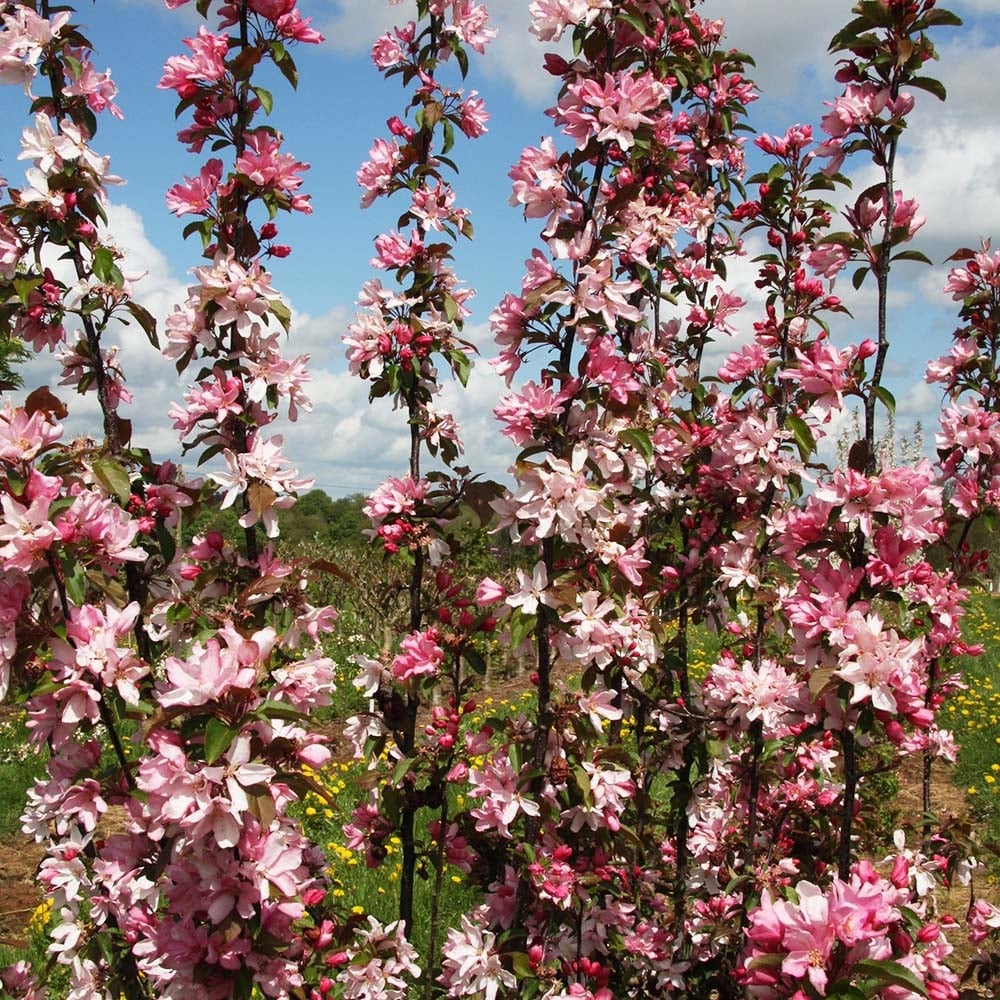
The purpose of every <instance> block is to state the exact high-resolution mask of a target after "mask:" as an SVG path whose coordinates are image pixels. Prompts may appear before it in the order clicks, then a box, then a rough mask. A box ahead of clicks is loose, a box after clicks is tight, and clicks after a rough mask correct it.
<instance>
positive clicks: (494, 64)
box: [319, 0, 568, 107]
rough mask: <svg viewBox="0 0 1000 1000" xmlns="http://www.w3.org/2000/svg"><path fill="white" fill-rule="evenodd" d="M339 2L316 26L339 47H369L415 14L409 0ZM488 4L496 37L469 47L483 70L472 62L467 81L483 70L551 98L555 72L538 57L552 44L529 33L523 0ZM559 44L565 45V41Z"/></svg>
mask: <svg viewBox="0 0 1000 1000" xmlns="http://www.w3.org/2000/svg"><path fill="white" fill-rule="evenodd" d="M337 7H338V12H337V13H336V14H335V15H334V16H333V17H332V18H329V19H328V20H326V21H324V22H323V23H322V24H321V25H320V26H319V27H320V30H321V31H322V32H323V34H324V35H325V36H326V40H327V44H328V45H329V46H331V47H332V48H333V49H335V50H337V51H339V52H350V53H360V52H367V51H369V50H370V49H371V46H372V43H373V42H374V41H375V39H376V38H377V37H378V36H379V35H381V34H383V33H384V32H386V31H388V30H390V29H391V28H392V27H393V26H395V25H399V24H405V23H406V22H407V21H408V20H415V18H416V5H415V4H414V2H413V0H405V2H404V3H401V4H398V5H394V6H390V5H389V4H381V3H373V2H372V0H339V2H338V3H337ZM488 7H489V12H490V23H491V25H492V26H493V27H494V28H496V29H497V38H496V39H495V40H494V41H493V42H492V43H491V44H490V45H488V46H487V47H486V53H485V55H484V56H481V57H480V56H477V55H476V54H475V53H471V52H470V61H476V60H479V59H481V60H482V61H481V63H480V65H481V66H482V67H483V69H482V70H479V71H477V69H476V68H475V66H474V67H473V69H472V70H471V71H470V84H469V85H470V86H476V84H475V83H472V82H471V81H472V80H473V79H474V78H475V76H476V74H477V72H485V74H486V75H487V76H489V77H492V78H494V79H497V80H499V81H501V83H503V84H506V85H512V86H513V90H514V93H515V94H517V96H518V97H520V98H521V100H523V101H525V102H526V103H528V104H530V105H532V106H536V107H538V106H544V105H546V104H549V103H552V101H553V98H554V95H555V91H556V86H555V83H554V80H553V77H551V76H550V75H549V74H548V73H546V72H545V69H544V68H543V66H542V59H543V56H544V54H545V52H546V51H548V50H549V49H551V48H552V47H553V46H552V45H549V44H546V45H543V44H542V43H540V42H539V41H538V40H537V39H536V38H535V37H534V36H533V35H529V34H528V24H529V18H528V4H527V2H526V0H491V2H490V3H489V4H488ZM566 41H567V42H568V38H567V40H566ZM561 48H563V49H566V44H563V45H562V46H561Z"/></svg>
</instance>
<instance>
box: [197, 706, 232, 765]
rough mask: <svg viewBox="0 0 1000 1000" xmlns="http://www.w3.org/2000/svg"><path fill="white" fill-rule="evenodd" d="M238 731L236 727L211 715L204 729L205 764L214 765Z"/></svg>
mask: <svg viewBox="0 0 1000 1000" xmlns="http://www.w3.org/2000/svg"><path fill="white" fill-rule="evenodd" d="M239 731H240V730H239V727H238V726H230V725H228V724H227V723H225V722H223V721H222V719H219V718H216V717H215V716H214V715H213V716H212V718H211V719H209V720H208V725H207V726H206V727H205V763H207V764H214V763H215V762H216V761H217V760H218V759H219V758H220V757H221V756H222V755H223V754H224V753H225V752H226V751H227V750H228V749H229V745H230V744H231V743H232V742H233V740H234V739H235V738H236V734H237V733H238V732H239Z"/></svg>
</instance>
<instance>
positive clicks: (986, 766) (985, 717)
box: [939, 594, 1000, 839]
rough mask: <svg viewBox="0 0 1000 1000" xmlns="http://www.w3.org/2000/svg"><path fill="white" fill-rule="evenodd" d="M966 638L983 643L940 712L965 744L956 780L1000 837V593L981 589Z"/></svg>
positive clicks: (967, 662) (966, 663) (970, 611)
mask: <svg viewBox="0 0 1000 1000" xmlns="http://www.w3.org/2000/svg"><path fill="white" fill-rule="evenodd" d="M964 631H965V637H966V641H968V642H970V643H979V644H981V645H982V647H983V653H982V655H981V656H975V657H971V656H970V657H966V658H965V659H964V660H963V663H962V668H963V670H962V672H963V676H964V682H965V685H966V687H965V690H963V691H959V692H958V693H957V694H955V695H953V696H952V698H951V699H950V700H949V701H948V702H947V703H946V704H945V706H944V708H943V710H942V713H941V715H940V716H939V719H940V725H941V728H942V729H950V730H951V731H952V732H953V733H954V734H955V740H956V742H957V743H958V745H959V747H960V748H961V749H960V751H959V755H958V766H957V767H956V769H955V780H956V783H957V784H958V786H959V787H960V788H964V789H965V791H966V795H967V797H968V801H969V804H970V807H971V809H972V810H973V812H974V813H975V815H976V816H977V817H978V818H979V819H980V820H982V821H983V823H984V825H985V826H986V831H984V832H988V833H989V834H990V835H991V837H992V838H993V839H1000V596H996V595H992V594H977V595H975V596H974V597H973V599H972V601H971V603H970V605H969V609H968V614H967V615H966V618H965V628H964Z"/></svg>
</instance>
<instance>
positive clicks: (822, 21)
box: [702, 0, 847, 117]
mask: <svg viewBox="0 0 1000 1000" xmlns="http://www.w3.org/2000/svg"><path fill="white" fill-rule="evenodd" d="M702 14H703V16H705V17H713V18H722V19H723V20H724V21H725V22H726V39H727V41H728V43H729V44H730V45H731V46H733V47H734V48H737V49H740V50H741V51H743V52H746V53H748V54H749V55H751V56H752V57H753V58H754V60H755V61H756V64H757V65H756V67H751V68H750V70H749V75H750V76H751V77H752V78H753V79H754V80H755V81H756V83H757V85H758V86H759V87H760V88H761V89H762V91H763V92H764V93H765V94H766V95H767V96H768V97H769V98H772V99H775V100H777V101H780V102H786V101H788V100H789V99H791V98H796V99H798V98H800V97H801V91H800V83H801V78H802V77H803V76H804V75H818V76H819V77H820V78H821V79H824V78H825V79H828V80H829V84H828V85H827V86H823V87H821V88H820V89H821V92H825V91H827V90H829V91H831V92H832V91H833V90H834V89H835V88H836V86H837V85H836V84H835V83H834V82H833V74H832V66H833V59H832V57H830V56H824V55H822V53H824V52H825V51H826V48H827V45H828V44H829V42H830V39H831V38H832V37H833V35H834V34H835V33H836V32H837V31H838V29H839V28H840V27H841V25H842V23H843V22H844V19H845V17H846V16H847V7H846V5H841V4H833V3H830V2H829V0H754V2H753V3H747V2H746V0H716V2H715V3H712V4H711V5H710V6H706V7H705V8H703V9H702ZM807 117H808V116H807Z"/></svg>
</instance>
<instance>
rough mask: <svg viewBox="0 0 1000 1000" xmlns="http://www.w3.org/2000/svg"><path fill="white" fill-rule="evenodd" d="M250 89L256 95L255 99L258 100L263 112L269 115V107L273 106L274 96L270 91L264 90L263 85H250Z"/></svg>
mask: <svg viewBox="0 0 1000 1000" xmlns="http://www.w3.org/2000/svg"><path fill="white" fill-rule="evenodd" d="M250 89H251V90H252V91H253V92H254V93H255V94H256V95H257V100H258V101H260V106H261V107H262V108H263V109H264V114H265V115H270V113H271V108H273V107H274V97H273V95H272V94H271V91H269V90H265V89H264V88H263V87H251V88H250Z"/></svg>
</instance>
